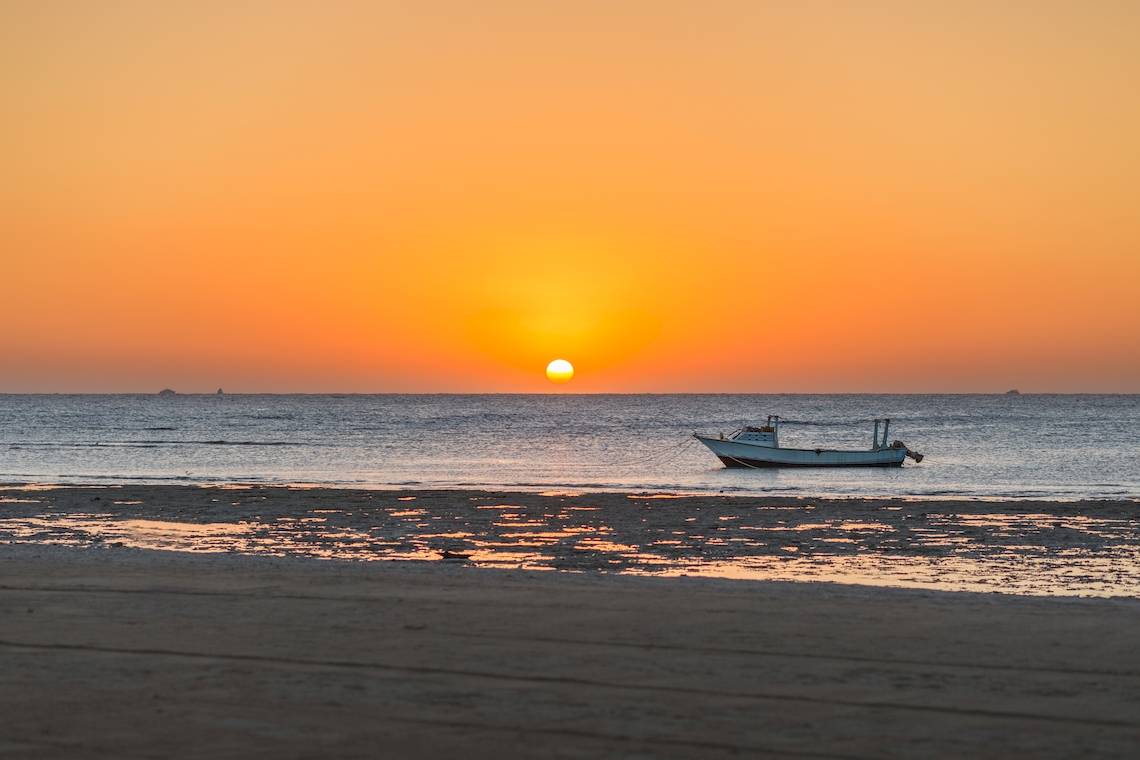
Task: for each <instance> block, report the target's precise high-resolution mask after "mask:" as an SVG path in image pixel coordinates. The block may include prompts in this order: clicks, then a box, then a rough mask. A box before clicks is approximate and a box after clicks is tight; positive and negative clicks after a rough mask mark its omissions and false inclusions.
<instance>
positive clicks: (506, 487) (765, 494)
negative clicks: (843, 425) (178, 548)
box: [0, 465, 1140, 505]
mask: <svg viewBox="0 0 1140 760" xmlns="http://www.w3.org/2000/svg"><path fill="white" fill-rule="evenodd" d="M911 466H914V465H911ZM88 477H95V476H88ZM132 487H147V488H163V487H171V488H218V489H234V490H238V489H251V488H280V489H292V490H324V491H364V492H378V493H384V492H395V491H409V492H412V491H425V492H453V493H469V492H478V493H498V494H513V493H517V494H523V495H527V496H533V495H542V494H544V493H547V492H550V493H564V492H569V493H573V494H578V495H594V496H606V495H619V496H627V497H628V496H633V497H644V498H652V497H654V496H658V497H660V498H666V497H667V498H674V497H676V498H728V499H731V498H740V499H757V498H763V499H793V500H799V501H824V502H850V501H857V502H859V501H862V502H880V501H901V502H909V503H916V504H917V503H926V502H938V503H953V504H964V503H979V502H980V503H986V504H1009V503H1013V504H1019V503H1035V504H1056V505H1071V504H1092V505H1096V504H1134V505H1140V494H1137V495H1124V494H1120V495H1112V496H1096V497H1091V496H1064V495H1057V494H1050V495H1048V496H1026V495H1012V496H1003V495H998V496H995V495H970V494H956V495H949V494H945V493H938V494H897V493H894V494H879V495H876V494H843V493H823V492H821V493H810V494H809V493H802V494H801V493H789V492H781V491H777V490H775V489H771V488H769V489H757V490H756V491H749V490H740V489H737V488H733V487H728V488H722V489H719V490H716V491H713V490H706V491H700V490H686V489H684V488H681V487H676V488H674V487H667V486H665V487H661V488H649V487H644V486H631V487H628V488H623V487H620V486H614V485H596V484H581V483H579V484H574V483H569V484H566V483H555V484H537V483H536V484H518V483H514V484H494V483H485V484H479V483H459V484H437V483H422V482H404V483H362V482H350V481H272V482H267V481H257V480H210V479H203V480H197V479H194V478H191V477H186V478H155V479H148V478H134V479H130V478H121V477H120V476H111V475H109V476H106V479H102V480H99V479H97V480H95V481H91V480H79V479H77V480H74V481H71V480H53V479H44V480H0V491H3V490H19V489H29V490H49V489H51V490H62V489H82V488H92V489H94V488H132Z"/></svg>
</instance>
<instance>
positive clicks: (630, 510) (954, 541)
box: [0, 486, 1140, 596]
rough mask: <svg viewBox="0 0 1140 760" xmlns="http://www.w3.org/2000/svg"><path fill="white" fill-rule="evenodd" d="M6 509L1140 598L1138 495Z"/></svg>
mask: <svg viewBox="0 0 1140 760" xmlns="http://www.w3.org/2000/svg"><path fill="white" fill-rule="evenodd" d="M0 501H3V503H2V504H0V515H2V517H0V543H3V542H12V543H25V544H63V545H71V546H80V547H114V546H125V547H133V548H140V549H150V550H174V551H192V552H231V553H240V554H266V555H273V556H301V557H316V558H339V559H351V560H424V561H433V562H434V561H448V562H454V563H457V564H471V565H477V566H482V567H499V568H525V569H532V570H563V571H566V570H569V571H599V570H600V571H611V572H621V573H635V574H653V575H667V576H670V575H671V576H675V575H697V576H711V577H722V578H741V579H779V580H799V581H832V582H839V583H857V584H866V585H878V586H909V587H918V588H931V589H942V590H958V591H997V592H1002V593H1014V594H1032V595H1079V596H1140V517H1138V511H1137V508H1136V505H1135V504H1134V503H1130V502H1096V503H1088V502H1085V503H1074V504H1058V503H1048V502H991V503H986V502H973V503H970V502H934V501H919V502H915V501H898V500H895V501H891V500H887V501H861V500H841V501H828V500H802V501H801V500H789V499H783V500H773V499H770V498H763V499H762V498H755V497H747V498H741V497H738V498H725V497H716V496H707V497H692V498H655V496H654V495H648V496H641V495H632V494H630V495H626V494H613V493H610V494H600V493H594V494H588V493H587V494H573V493H568V492H551V493H549V494H535V493H498V494H496V493H485V492H461V491H434V492H433V491H421V492H400V491H395V492H389V491H339V490H327V489H287V488H259V487H253V488H241V489H236V488H176V487H146V486H133V487H132V486H128V487H123V488H119V487H115V488H103V489H58V490H49V491H27V490H16V489H9V490H0Z"/></svg>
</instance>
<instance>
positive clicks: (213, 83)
mask: <svg viewBox="0 0 1140 760" xmlns="http://www.w3.org/2000/svg"><path fill="white" fill-rule="evenodd" d="M1138 38H1140V3H1135V2H1113V1H1112V0H1099V1H1098V2H1095V3H1082V2H1076V0H1072V1H1071V2H1049V1H1048V0H1035V1H1033V2H1019V1H1018V0H1010V1H1009V2H1001V3H993V2H971V1H970V0H956V1H954V2H933V1H932V2H856V1H854V0H852V1H850V2H838V1H833V2H813V1H812V0H797V1H796V2H792V1H791V0H789V1H788V2H763V1H762V0H747V1H742V2H728V1H720V2H718V1H717V0H702V1H701V2H671V1H669V0H653V1H652V2H639V1H637V0H628V1H626V2H620V3H614V2H612V1H606V2H600V1H595V0H574V1H573V2H544V1H542V0H526V1H524V0H519V1H518V2H494V1H493V0H489V1H488V2H480V3H472V2H465V1H462V2H461V1H455V0H452V1H448V0H417V1H416V2H388V3H385V2H360V3H355V2H317V1H316V0H311V1H309V2H288V1H287V0H273V1H272V2H269V1H267V2H258V1H257V0H246V1H241V0H238V1H235V0H226V1H225V2H216V1H214V0H199V1H196V2H174V1H171V2H163V3H154V2H116V1H115V0H105V1H102V2H97V3H93V2H85V1H83V0H75V1H74V2H58V1H57V0H34V1H30V2H24V1H23V0H5V2H3V3H0V92H2V93H3V97H2V98H0V392H120V391H121V392H135V391H138V392H151V391H157V390H159V389H160V388H163V387H171V388H174V389H176V390H179V391H185V392H193V391H207V392H208V391H213V390H214V389H215V388H217V387H219V386H221V387H224V388H225V389H226V390H227V391H237V392H452V391H455V392H546V391H557V392H674V391H698V392H704V391H708V392H879V391H881V392H1002V391H1005V390H1007V389H1009V388H1019V389H1021V390H1022V391H1029V392H1033V391H1040V392H1140V348H1138V345H1140V200H1138V199H1140V98H1138V97H1137V95H1136V83H1137V82H1140V48H1138V47H1137V46H1136V39H1138ZM554 358H565V359H567V360H569V361H571V362H572V363H573V364H574V367H575V369H576V375H575V377H574V379H573V380H572V381H571V382H569V383H566V384H564V385H558V386H555V385H553V384H551V383H549V382H548V381H547V379H546V377H545V375H544V369H545V367H546V364H547V362H549V361H550V360H551V359H554Z"/></svg>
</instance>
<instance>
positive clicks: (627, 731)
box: [0, 546, 1140, 758]
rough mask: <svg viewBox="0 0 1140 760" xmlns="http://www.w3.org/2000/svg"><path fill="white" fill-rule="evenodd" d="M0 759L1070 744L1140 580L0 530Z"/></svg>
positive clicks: (987, 751)
mask: <svg viewBox="0 0 1140 760" xmlns="http://www.w3.org/2000/svg"><path fill="white" fill-rule="evenodd" d="M0 557H2V562H0V577H2V579H3V580H2V589H0V620H2V621H3V622H2V624H0V653H2V657H3V668H2V670H0V672H2V673H3V675H2V677H0V678H2V681H3V685H4V688H3V689H0V694H2V696H0V700H2V705H0V706H2V710H0V727H2V728H0V752H2V753H3V754H4V756H6V757H28V758H35V757H71V758H75V757H92V758H94V757H108V756H116V757H143V756H148V757H154V756H165V757H168V756H181V757H219V756H223V757H238V756H241V757H314V756H336V757H381V756H387V757H444V756H462V757H503V756H508V757H512V756H518V757H588V756H589V757H593V756H603V755H604V756H618V757H718V756H739V755H746V756H772V757H780V756H789V757H801V756H807V757H859V758H872V757H892V756H894V757H900V756H910V757H917V756H922V757H966V756H985V757H1019V756H1020V757H1030V756H1032V757H1046V756H1048V757H1074V756H1086V757H1087V756H1105V757H1110V756H1117V757H1126V756H1135V752H1136V749H1137V747H1138V746H1140V719H1138V718H1137V716H1138V715H1140V651H1138V648H1137V636H1136V631H1137V630H1140V602H1137V601H1135V600H1077V599H1042V598H1023V597H1009V596H1004V597H1002V596H997V595H992V594H990V595H986V594H966V593H937V592H922V591H913V590H898V589H871V588H866V587H855V586H841V585H832V584H794V583H755V582H733V581H723V580H709V579H695V578H671V579H653V578H638V577H626V576H615V575H608V576H607V575H599V574H592V573H586V574H579V573H551V572H527V571H502V570H486V569H478V568H468V567H462V566H454V565H448V564H445V563H435V564H427V563H396V562H380V563H359V562H357V563H354V562H343V561H320V560H305V559H273V558H249V557H233V556H193V555H187V554H180V553H163V552H143V551H137V550H129V549H120V550H105V549H100V550H90V549H71V548H66V547H30V546H8V547H5V548H4V550H3V552H2V553H0Z"/></svg>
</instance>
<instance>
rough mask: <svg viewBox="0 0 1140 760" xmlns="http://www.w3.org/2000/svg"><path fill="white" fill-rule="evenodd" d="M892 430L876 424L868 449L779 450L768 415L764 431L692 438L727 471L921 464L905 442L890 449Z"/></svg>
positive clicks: (775, 422) (776, 427)
mask: <svg viewBox="0 0 1140 760" xmlns="http://www.w3.org/2000/svg"><path fill="white" fill-rule="evenodd" d="M890 427H891V421H890V420H889V419H881V420H875V432H874V433H873V434H872V438H871V448H869V449H783V448H780V418H779V417H778V416H776V415H769V416H768V422H767V424H765V425H764V426H762V427H751V426H749V427H743V428H740V429H739V430H735V431H733V432H732V433H729V434H728V435H727V436H725V435H724V434H723V433H721V434H720V436H718V437H713V436H707V435H700V434H698V433H693V437H694V438H696V439H697V440H698V441H700V442H701V443H703V444H704V445H706V446H708V447H709V449H710V450H712V453H714V454H716V455H717V457H718V458H719V459H720V461H722V462H724V466H725V467H901V466H902V463H903V460H904V459H906V458H907V457H910V458H911V459H913V460H914V461H915V462H921V461H922V454H919V453H918V452H916V451H911V450H910V449H908V448H907V447H906V444H905V443H903V442H902V441H894V442H893V443H891V444H890V445H889V446H888V445H887V432H888V431H889V430H890ZM880 430H881V431H882V434H881V435H880Z"/></svg>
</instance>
